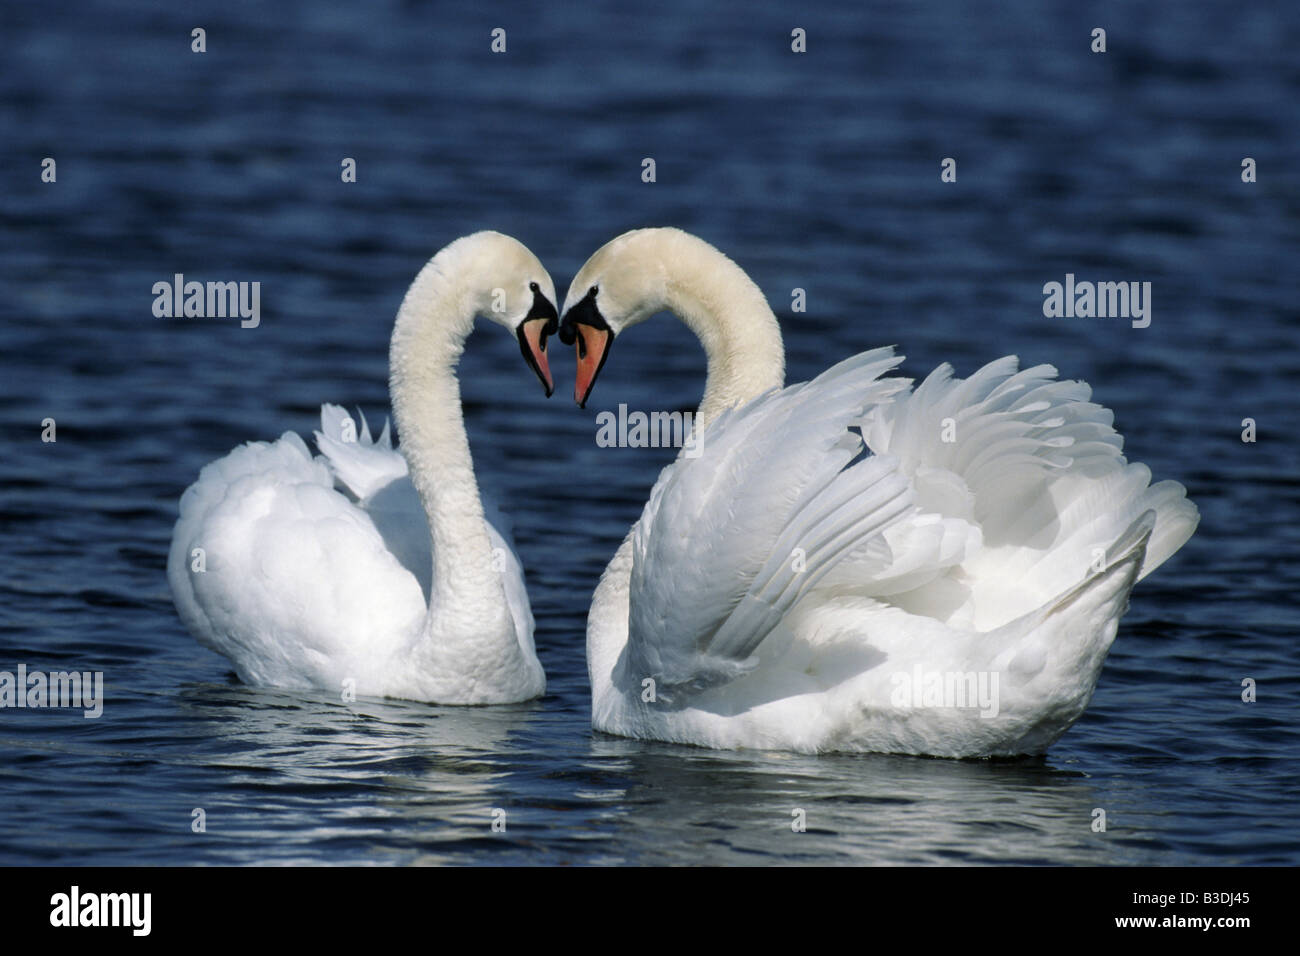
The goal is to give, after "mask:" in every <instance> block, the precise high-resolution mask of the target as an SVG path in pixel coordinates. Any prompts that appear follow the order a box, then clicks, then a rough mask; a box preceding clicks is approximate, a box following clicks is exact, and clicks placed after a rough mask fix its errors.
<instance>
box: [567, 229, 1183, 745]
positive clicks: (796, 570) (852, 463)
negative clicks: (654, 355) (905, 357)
mask: <svg viewBox="0 0 1300 956" xmlns="http://www.w3.org/2000/svg"><path fill="white" fill-rule="evenodd" d="M664 310H667V311H671V312H673V313H675V314H676V315H677V316H678V317H679V318H680V319H681V320H682V321H683V322H684V323H685V324H686V325H687V326H689V327H690V328H691V329H692V330H693V331H694V332H695V334H696V335H697V336H698V337H699V339H700V342H701V343H702V345H703V347H704V350H705V353H706V355H707V359H708V375H707V380H706V383H705V389H704V397H703V399H702V401H701V403H700V406H699V412H698V414H697V416H696V428H697V429H698V432H697V434H696V435H695V436H694V437H693V439H692V442H691V445H692V446H693V448H692V453H693V455H697V456H694V457H693V456H688V455H686V454H682V455H679V456H678V459H677V460H676V461H675V462H674V463H673V464H672V465H670V466H669V467H668V468H666V469H664V471H663V473H662V474H661V475H660V477H659V480H658V481H657V482H656V484H655V486H654V489H653V490H652V491H651V493H650V498H649V501H648V502H647V504H646V506H645V508H644V510H643V512H642V514H641V517H640V519H639V520H638V521H637V522H636V524H635V525H634V526H633V528H632V530H631V531H630V532H629V534H628V536H627V538H626V539H625V540H624V542H623V544H622V546H621V547H620V548H619V549H618V552H617V553H616V554H615V556H614V558H613V560H612V561H611V562H610V564H609V566H608V567H607V568H606V570H605V573H604V575H603V576H602V577H601V580H600V583H599V585H598V586H597V588H596V592H595V595H594V597H593V600H592V605H591V611H590V614H589V616H588V623H587V657H588V673H589V676H590V679H591V688H592V725H593V726H594V727H595V728H596V729H597V730H601V731H606V732H608V733H612V734H619V735H622V736H628V737H639V738H647V739H656V740H665V741H674V742H678V743H685V744H696V745H702V746H708V747H717V748H740V747H752V748H764V749H784V750H794V751H804V752H816V751H835V750H841V751H844V750H847V751H883V752H894V753H912V754H931V755H937V756H952V757H971V756H989V755H1015V754H1029V753H1039V752H1042V751H1043V750H1045V749H1046V748H1047V747H1049V746H1050V745H1051V744H1052V743H1053V742H1054V741H1055V740H1056V739H1057V738H1059V737H1060V736H1061V734H1063V733H1064V732H1065V731H1066V730H1067V729H1069V727H1070V726H1071V725H1072V724H1073V723H1074V722H1075V721H1076V720H1077V719H1078V718H1079V716H1080V715H1081V714H1082V713H1083V712H1084V710H1085V708H1086V707H1087V705H1088V701H1089V699H1090V698H1091V696H1092V692H1093V689H1094V687H1095V686H1096V683H1097V679H1098V676H1099V675H1100V673H1101V668H1102V663H1103V661H1104V660H1105V657H1106V654H1107V652H1108V650H1109V649H1110V646H1111V642H1112V641H1113V640H1114V638H1115V633H1116V628H1117V626H1118V623H1119V619H1120V617H1121V615H1122V614H1123V613H1124V611H1125V609H1126V608H1127V604H1128V597H1129V592H1130V591H1131V589H1132V588H1133V585H1134V584H1135V583H1136V582H1137V581H1139V580H1141V579H1142V578H1143V577H1145V576H1146V575H1147V574H1149V573H1150V572H1151V571H1153V570H1154V569H1155V568H1157V567H1159V566H1160V565H1161V564H1162V563H1164V561H1166V560H1167V559H1168V558H1169V557H1170V555H1172V554H1173V553H1174V552H1175V551H1177V550H1178V549H1179V548H1180V547H1181V546H1182V545H1183V543H1184V542H1186V541H1187V539H1188V538H1189V537H1190V536H1191V534H1192V532H1193V531H1194V530H1195V528H1196V524H1197V521H1198V515H1197V511H1196V508H1195V506H1194V505H1193V504H1192V503H1191V502H1190V501H1188V500H1187V497H1186V492H1185V489H1184V488H1183V486H1182V485H1180V484H1178V483H1177V482H1173V481H1162V482H1159V483H1157V484H1151V473H1150V471H1149V469H1147V467H1146V466H1144V465H1141V464H1137V463H1130V462H1127V461H1126V460H1125V458H1124V457H1123V455H1122V454H1121V449H1122V439H1121V438H1120V436H1119V435H1118V434H1117V433H1116V432H1115V430H1114V429H1113V428H1112V420H1113V416H1112V414H1111V413H1110V412H1109V411H1108V410H1107V409H1105V408H1103V407H1101V406H1100V405H1097V404H1094V403H1093V402H1091V401H1090V389H1089V388H1088V386H1087V385H1086V384H1085V383H1083V382H1077V381H1060V380H1058V379H1057V378H1056V369H1054V368H1053V367H1051V366H1050V365H1038V366H1034V367H1033V368H1027V369H1020V368H1019V363H1018V360H1017V359H1016V358H1015V357H1014V356H1011V357H1006V358H1001V359H998V360H996V361H994V362H991V363H989V364H988V365H986V366H984V367H983V368H981V369H979V370H978V371H976V372H975V373H974V374H973V375H971V376H970V377H969V378H966V379H959V378H955V377H954V376H953V370H952V369H951V367H949V366H948V365H942V366H940V367H939V368H937V369H935V370H934V371H933V372H931V373H930V374H929V375H928V376H927V377H926V378H925V379H924V381H922V382H921V383H920V384H919V385H914V383H913V382H912V381H911V380H910V379H906V378H900V377H892V376H889V375H888V374H887V373H889V372H890V371H891V370H893V369H894V368H895V367H896V366H898V365H899V363H900V362H901V361H902V357H901V356H897V355H895V354H894V352H893V350H892V348H880V349H874V350H872V351H868V352H863V353H861V354H860V355H855V356H853V357H851V358H848V359H845V360H844V361H842V362H840V363H839V364H837V365H835V366H833V367H832V368H830V369H828V370H827V371H825V372H823V373H822V374H821V375H819V376H818V377H817V378H815V379H813V380H812V381H811V382H806V383H802V384H799V385H792V386H789V387H785V388H783V387H782V386H783V381H784V353H783V349H782V344H781V335H780V330H779V328H778V326H777V322H776V318H775V316H774V315H773V314H772V311H771V309H770V308H769V307H768V305H767V302H766V300H765V299H764V297H763V294H762V292H761V291H759V289H758V287H757V286H756V285H755V284H754V283H753V282H752V281H751V280H750V279H749V278H748V277H747V276H746V275H745V273H744V272H743V271H741V269H740V268H739V267H738V266H737V265H736V264H735V263H734V262H732V261H731V260H730V259H728V258H727V257H726V256H725V255H723V254H722V253H721V252H719V251H718V250H716V249H714V248H713V247H712V246H710V245H709V244H707V243H705V242H704V241H702V240H700V239H698V238H696V237H694V236H691V235H689V234H687V233H684V232H681V231H680V230H676V229H642V230H634V231H632V232H629V233H625V234H624V235H622V236H619V237H618V238H616V239H614V240H613V241H611V242H610V243H608V244H607V245H605V246H604V247H602V248H601V249H600V250H598V251H597V252H596V253H595V255H593V256H592V257H591V258H590V259H589V260H588V261H587V263H586V264H585V265H584V266H583V267H582V269H581V270H580V271H579V273H578V275H577V277H576V278H575V279H574V281H573V284H572V285H571V287H570V289H569V292H568V295H567V296H566V298H565V307H564V310H563V318H562V320H561V324H560V333H559V334H560V337H561V339H562V340H563V341H565V342H566V343H572V344H575V345H576V347H577V353H578V372H577V379H576V383H575V396H574V397H575V398H576V400H577V401H578V402H579V404H583V403H585V401H586V399H587V398H588V396H589V395H590V393H591V389H592V386H593V384H594V382H595V379H596V376H597V375H598V374H599V372H600V369H601V368H602V366H603V365H604V362H605V359H606V358H607V357H608V355H609V352H610V347H611V345H612V343H613V340H614V339H615V337H616V336H618V335H619V334H620V333H621V332H622V331H623V330H624V329H626V328H627V327H629V326H631V325H633V324H635V323H637V322H641V321H643V320H645V319H646V318H649V317H650V316H651V315H653V314H655V313H656V312H660V311H664Z"/></svg>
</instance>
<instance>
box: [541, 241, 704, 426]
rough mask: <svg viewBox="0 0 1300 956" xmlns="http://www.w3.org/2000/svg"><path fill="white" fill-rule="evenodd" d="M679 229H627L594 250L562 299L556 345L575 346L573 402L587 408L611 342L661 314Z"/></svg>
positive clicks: (665, 298)
mask: <svg viewBox="0 0 1300 956" xmlns="http://www.w3.org/2000/svg"><path fill="white" fill-rule="evenodd" d="M678 237H684V238H686V239H690V237H689V236H688V235H687V234H686V233H684V232H682V231H681V230H679V229H668V228H663V229H633V230H632V231H631V232H625V233H623V235H621V236H618V237H617V238H615V239H611V240H610V241H609V242H607V243H605V245H603V246H601V247H600V248H599V249H597V250H596V252H595V254H593V255H592V257H591V258H590V259H588V260H587V261H586V263H585V264H584V265H583V267H582V268H581V269H579V270H578V274H577V275H576V276H575V277H574V279H573V283H572V284H571V285H570V286H569V293H568V295H566V296H565V297H564V310H563V316H564V317H563V319H562V320H561V321H560V332H559V334H560V341H561V342H563V343H564V344H565V345H576V347H577V351H578V374H577V378H576V379H575V380H574V386H573V399H574V401H576V402H577V403H578V404H579V405H580V406H585V405H586V404H587V398H588V397H589V396H590V395H591V389H592V387H593V386H594V385H595V384H596V376H598V375H599V374H600V370H601V369H602V368H604V366H605V359H607V358H608V357H609V350H610V346H612V345H613V344H614V338H615V336H617V335H618V333H620V332H622V331H623V330H624V329H626V328H627V327H628V326H631V325H636V324H637V323H638V322H644V321H645V320H646V319H648V318H650V316H652V315H654V314H655V313H656V312H661V311H663V310H664V309H665V308H667V305H668V302H667V298H668V283H667V268H666V267H667V265H668V264H669V263H670V262H671V255H672V247H673V246H674V245H675V244H676V243H675V241H674V240H676V239H678Z"/></svg>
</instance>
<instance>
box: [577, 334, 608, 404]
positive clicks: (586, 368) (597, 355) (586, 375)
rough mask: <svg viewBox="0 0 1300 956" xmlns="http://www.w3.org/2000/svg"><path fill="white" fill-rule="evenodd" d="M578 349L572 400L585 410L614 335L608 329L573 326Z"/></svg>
mask: <svg viewBox="0 0 1300 956" xmlns="http://www.w3.org/2000/svg"><path fill="white" fill-rule="evenodd" d="M574 329H575V330H576V332H577V343H576V344H577V347H578V375H577V378H575V379H574V382H573V400H574V401H575V402H577V403H578V407H580V408H586V407H587V399H588V397H589V396H590V395H591V389H592V386H594V385H595V384H596V376H597V375H599V374H600V370H601V369H602V368H603V367H604V365H605V359H607V358H608V357H609V346H610V343H611V342H613V341H614V333H613V332H611V331H610V330H609V329H597V328H594V327H592V326H590V325H582V324H575V325H574Z"/></svg>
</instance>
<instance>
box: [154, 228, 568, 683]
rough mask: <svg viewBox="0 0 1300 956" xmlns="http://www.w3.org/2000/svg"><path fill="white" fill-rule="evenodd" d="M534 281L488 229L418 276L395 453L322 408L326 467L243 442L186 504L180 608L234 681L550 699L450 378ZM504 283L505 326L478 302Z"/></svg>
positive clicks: (203, 477) (177, 574) (396, 380)
mask: <svg viewBox="0 0 1300 956" xmlns="http://www.w3.org/2000/svg"><path fill="white" fill-rule="evenodd" d="M530 281H532V282H535V283H542V284H543V285H544V287H545V293H546V294H549V295H551V296H552V297H553V295H554V292H553V287H552V286H551V282H550V279H549V277H548V276H546V273H545V270H543V269H542V267H541V264H540V263H538V262H537V260H536V258H535V257H534V256H532V254H531V253H529V252H528V250H527V249H525V248H524V247H523V246H522V245H520V244H519V243H518V242H516V241H515V240H513V239H510V238H509V237H506V236H502V235H500V234H497V233H478V234H476V235H474V236H470V237H467V238H465V239H461V240H458V241H457V242H456V243H453V244H452V245H450V246H448V247H447V248H446V249H444V250H443V251H442V252H440V253H439V254H438V255H437V256H435V257H434V258H433V259H432V260H431V261H430V262H429V264H428V265H427V266H425V268H424V270H422V271H421V273H420V275H419V277H417V279H416V281H415V283H414V284H413V285H412V287H411V291H410V292H408V293H407V296H406V300H405V301H404V302H403V304H402V309H401V311H400V312H399V314H398V320H397V324H396V328H395V330H394V335H393V342H392V354H391V360H392V392H393V402H394V412H395V414H396V415H397V418H398V428H399V431H400V432H401V434H402V438H403V446H402V450H401V451H400V452H399V451H397V450H395V449H394V448H393V446H392V441H391V439H390V437H389V430H388V427H387V426H385V427H384V431H383V433H382V434H381V435H380V437H379V438H378V439H377V440H376V439H374V438H372V436H371V433H370V430H369V427H368V426H367V425H366V423H365V422H364V420H363V421H362V424H361V427H360V428H359V429H358V428H357V427H356V424H355V422H354V421H353V420H352V419H351V417H350V416H349V415H348V414H347V413H346V412H345V411H344V410H343V409H341V408H339V407H337V406H333V405H324V406H322V408H321V430H320V431H318V432H317V433H316V442H317V446H318V448H319V449H320V451H321V454H320V455H318V456H316V457H313V456H312V454H311V453H310V452H309V451H308V449H307V446H306V445H305V444H304V443H303V441H302V439H301V438H299V437H298V436H297V435H296V434H294V433H292V432H286V433H285V434H284V435H283V436H281V438H280V439H279V440H278V441H275V442H270V443H267V442H250V443H249V444H246V445H243V446H241V447H239V448H236V449H235V450H234V451H232V452H231V453H230V454H229V455H227V456H226V457H225V458H222V459H219V460H217V461H214V462H212V463H211V464H209V465H207V466H205V467H204V468H203V470H202V471H201V472H200V474H199V479H198V481H196V482H195V483H194V484H193V485H192V486H191V487H190V488H189V489H188V490H187V491H186V492H185V494H184V495H183V496H182V498H181V503H180V518H179V520H178V521H177V523H176V528H175V531H174V533H173V538H172V546H171V551H170V555H169V559H168V567H167V574H168V579H169V581H170V583H171V587H172V594H173V597H174V600H175V603H176V608H177V611H178V612H179V614H180V617H181V620H182V621H183V622H184V623H185V625H186V627H188V628H189V630H190V632H191V633H192V634H194V636H195V638H196V639H197V640H198V641H199V643H201V644H203V645H204V646H205V647H208V648H211V649H212V650H214V651H216V652H217V653H219V654H223V655H225V656H226V657H227V658H229V659H230V661H231V663H232V664H233V665H234V668H235V671H236V673H237V674H238V675H239V677H240V679H241V680H243V681H245V682H246V683H249V684H256V685H264V686H273V687H284V688H298V689H305V688H322V689H326V690H330V691H334V692H339V693H343V692H345V691H351V692H354V693H356V694H358V695H369V696H386V697H401V698H408V699H413V700H424V701H436V702H441V703H465V704H471V703H499V702H506V701H512V700H526V699H529V698H531V697H536V696H537V695H539V694H541V693H542V692H543V690H544V688H545V677H544V675H543V673H542V668H541V665H540V663H539V662H538V660H537V655H536V653H535V650H534V647H533V617H532V613H531V611H530V609H529V603H528V596H527V593H526V591H525V588H524V579H523V572H522V569H521V567H520V564H519V560H518V558H517V557H516V555H515V553H514V550H513V549H512V548H511V547H510V545H509V543H508V542H507V541H506V539H505V538H504V537H503V535H502V534H501V533H500V532H499V531H498V529H497V528H496V527H494V526H493V524H492V523H491V522H489V521H488V520H487V519H486V517H485V515H484V510H483V505H482V503H481V501H480V499H479V494H478V487H477V483H476V481H475V479H474V472H473V465H472V462H471V460H470V457H469V447H468V443H467V441H466V438H465V431H464V424H463V421H462V419H461V411H460V400H459V388H458V385H457V382H456V378H455V373H454V367H455V363H456V361H457V359H458V357H459V355H460V348H461V343H462V342H463V340H464V338H465V336H466V335H467V334H468V332H469V330H470V327H471V326H472V323H473V319H474V315H475V314H476V313H481V314H484V315H492V316H493V317H494V318H495V319H497V320H498V321H499V322H501V324H504V325H507V326H508V327H511V326H516V325H518V324H520V323H522V322H523V321H524V315H523V310H525V309H527V308H528V307H529V306H530V305H531V304H532V303H533V302H534V301H535V296H534V294H532V293H530V290H529V289H528V283H529V282H530ZM501 288H504V289H506V290H508V292H509V296H508V297H509V299H510V300H511V306H512V307H511V308H509V309H507V311H506V312H504V313H501V312H499V311H497V310H490V308H489V307H487V305H486V297H488V296H490V295H491V293H492V291H493V290H494V289H501ZM480 300H483V301H480ZM552 308H553V307H552ZM550 315H551V317H552V320H553V317H554V312H553V311H552V312H551V313H550Z"/></svg>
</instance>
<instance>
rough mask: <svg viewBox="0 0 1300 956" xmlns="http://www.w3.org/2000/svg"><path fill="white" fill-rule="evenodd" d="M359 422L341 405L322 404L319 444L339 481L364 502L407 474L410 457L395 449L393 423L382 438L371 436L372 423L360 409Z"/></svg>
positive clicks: (346, 489)
mask: <svg viewBox="0 0 1300 956" xmlns="http://www.w3.org/2000/svg"><path fill="white" fill-rule="evenodd" d="M357 417H358V418H360V420H361V427H360V429H359V430H358V428H357V425H356V422H355V421H354V420H353V418H352V416H351V415H349V414H348V413H347V411H346V410H345V409H344V408H343V407H342V406H339V405H329V404H326V405H322V406H321V409H320V423H321V427H320V430H319V431H317V432H316V433H315V434H316V447H317V448H318V449H319V450H320V453H321V456H322V457H323V458H324V460H325V462H326V464H327V465H328V466H329V469H330V473H331V474H332V475H333V476H334V479H335V482H336V483H337V485H338V486H339V487H340V488H342V489H343V490H345V491H347V492H348V493H349V494H351V495H352V496H353V497H354V498H355V499H356V500H358V501H364V500H366V499H367V498H370V497H371V496H373V495H374V494H375V493H376V492H378V491H379V490H380V489H381V488H383V487H384V486H385V485H388V484H389V483H391V482H393V481H395V480H396V479H398V478H401V477H403V476H404V475H406V473H407V465H406V459H405V458H403V457H402V455H401V454H400V453H399V452H398V451H396V450H395V449H394V448H393V442H392V436H391V433H390V431H389V422H387V421H385V423H384V430H383V432H381V433H380V436H379V438H378V439H374V438H372V437H371V433H370V424H369V423H368V422H367V421H366V418H365V415H363V414H362V413H361V411H360V409H358V410H357Z"/></svg>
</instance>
